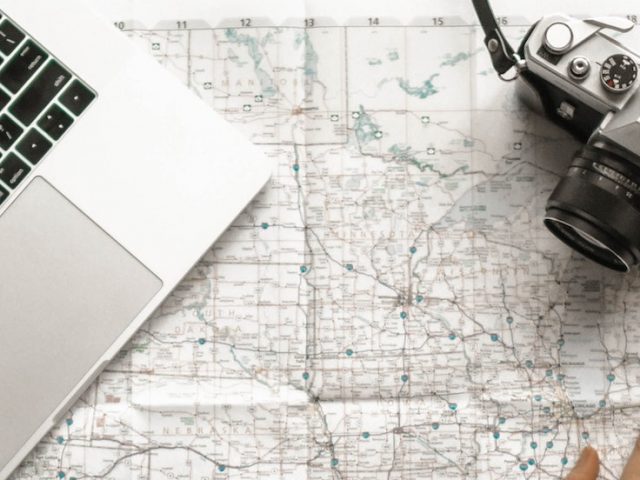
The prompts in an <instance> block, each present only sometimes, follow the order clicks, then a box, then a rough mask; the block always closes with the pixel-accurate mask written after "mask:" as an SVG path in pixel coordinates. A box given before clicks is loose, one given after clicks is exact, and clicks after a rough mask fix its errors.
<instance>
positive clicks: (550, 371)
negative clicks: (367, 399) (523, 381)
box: [544, 370, 553, 377]
mask: <svg viewBox="0 0 640 480" xmlns="http://www.w3.org/2000/svg"><path fill="white" fill-rule="evenodd" d="M544 373H545V375H546V376H547V377H553V370H547V371H546V372H544Z"/></svg>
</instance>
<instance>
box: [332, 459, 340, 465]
mask: <svg viewBox="0 0 640 480" xmlns="http://www.w3.org/2000/svg"><path fill="white" fill-rule="evenodd" d="M338 463H339V462H338V459H337V458H332V459H331V466H332V467H337V466H338Z"/></svg>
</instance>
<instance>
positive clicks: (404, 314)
mask: <svg viewBox="0 0 640 480" xmlns="http://www.w3.org/2000/svg"><path fill="white" fill-rule="evenodd" d="M400 318H401V319H403V320H404V319H405V318H407V312H400Z"/></svg>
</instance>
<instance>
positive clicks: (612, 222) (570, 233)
mask: <svg viewBox="0 0 640 480" xmlns="http://www.w3.org/2000/svg"><path fill="white" fill-rule="evenodd" d="M544 223H545V225H546V226H547V228H548V229H549V230H550V231H551V232H552V233H553V234H554V235H555V236H556V237H558V238H559V239H560V240H562V241H563V242H564V243H566V244H567V245H569V246H570V247H571V248H573V249H574V250H576V251H578V252H580V253H581V254H582V255H584V256H585V257H587V258H589V259H591V260H593V261H595V262H597V263H599V264H601V265H604V266H605V267H608V268H611V269H613V270H617V271H619V272H627V271H629V269H630V268H631V267H632V266H633V265H635V264H637V263H638V261H639V260H640V168H638V167H636V166H635V165H634V164H632V163H631V162H629V161H628V160H626V159H624V158H622V157H621V156H619V155H616V154H614V153H611V152H609V151H607V150H605V149H603V148H602V147H594V146H587V147H584V148H583V149H582V150H580V151H578V152H577V153H576V155H575V156H574V158H573V161H572V163H571V166H570V167H569V171H568V172H567V175H566V176H565V177H564V178H563V179H562V180H561V181H560V183H559V184H558V186H557V187H556V189H555V190H554V191H553V193H552V194H551V197H550V198H549V201H548V202H547V212H546V216H545V219H544Z"/></svg>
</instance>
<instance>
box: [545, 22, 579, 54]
mask: <svg viewBox="0 0 640 480" xmlns="http://www.w3.org/2000/svg"><path fill="white" fill-rule="evenodd" d="M572 43H573V31H572V30H571V28H570V27H569V25H567V24H566V23H562V22H556V23H553V24H551V25H549V26H548V27H547V30H546V31H545V32H544V46H545V47H547V50H549V51H550V52H552V53H556V54H561V53H565V52H566V51H568V50H569V49H570V48H571V44H572Z"/></svg>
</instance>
